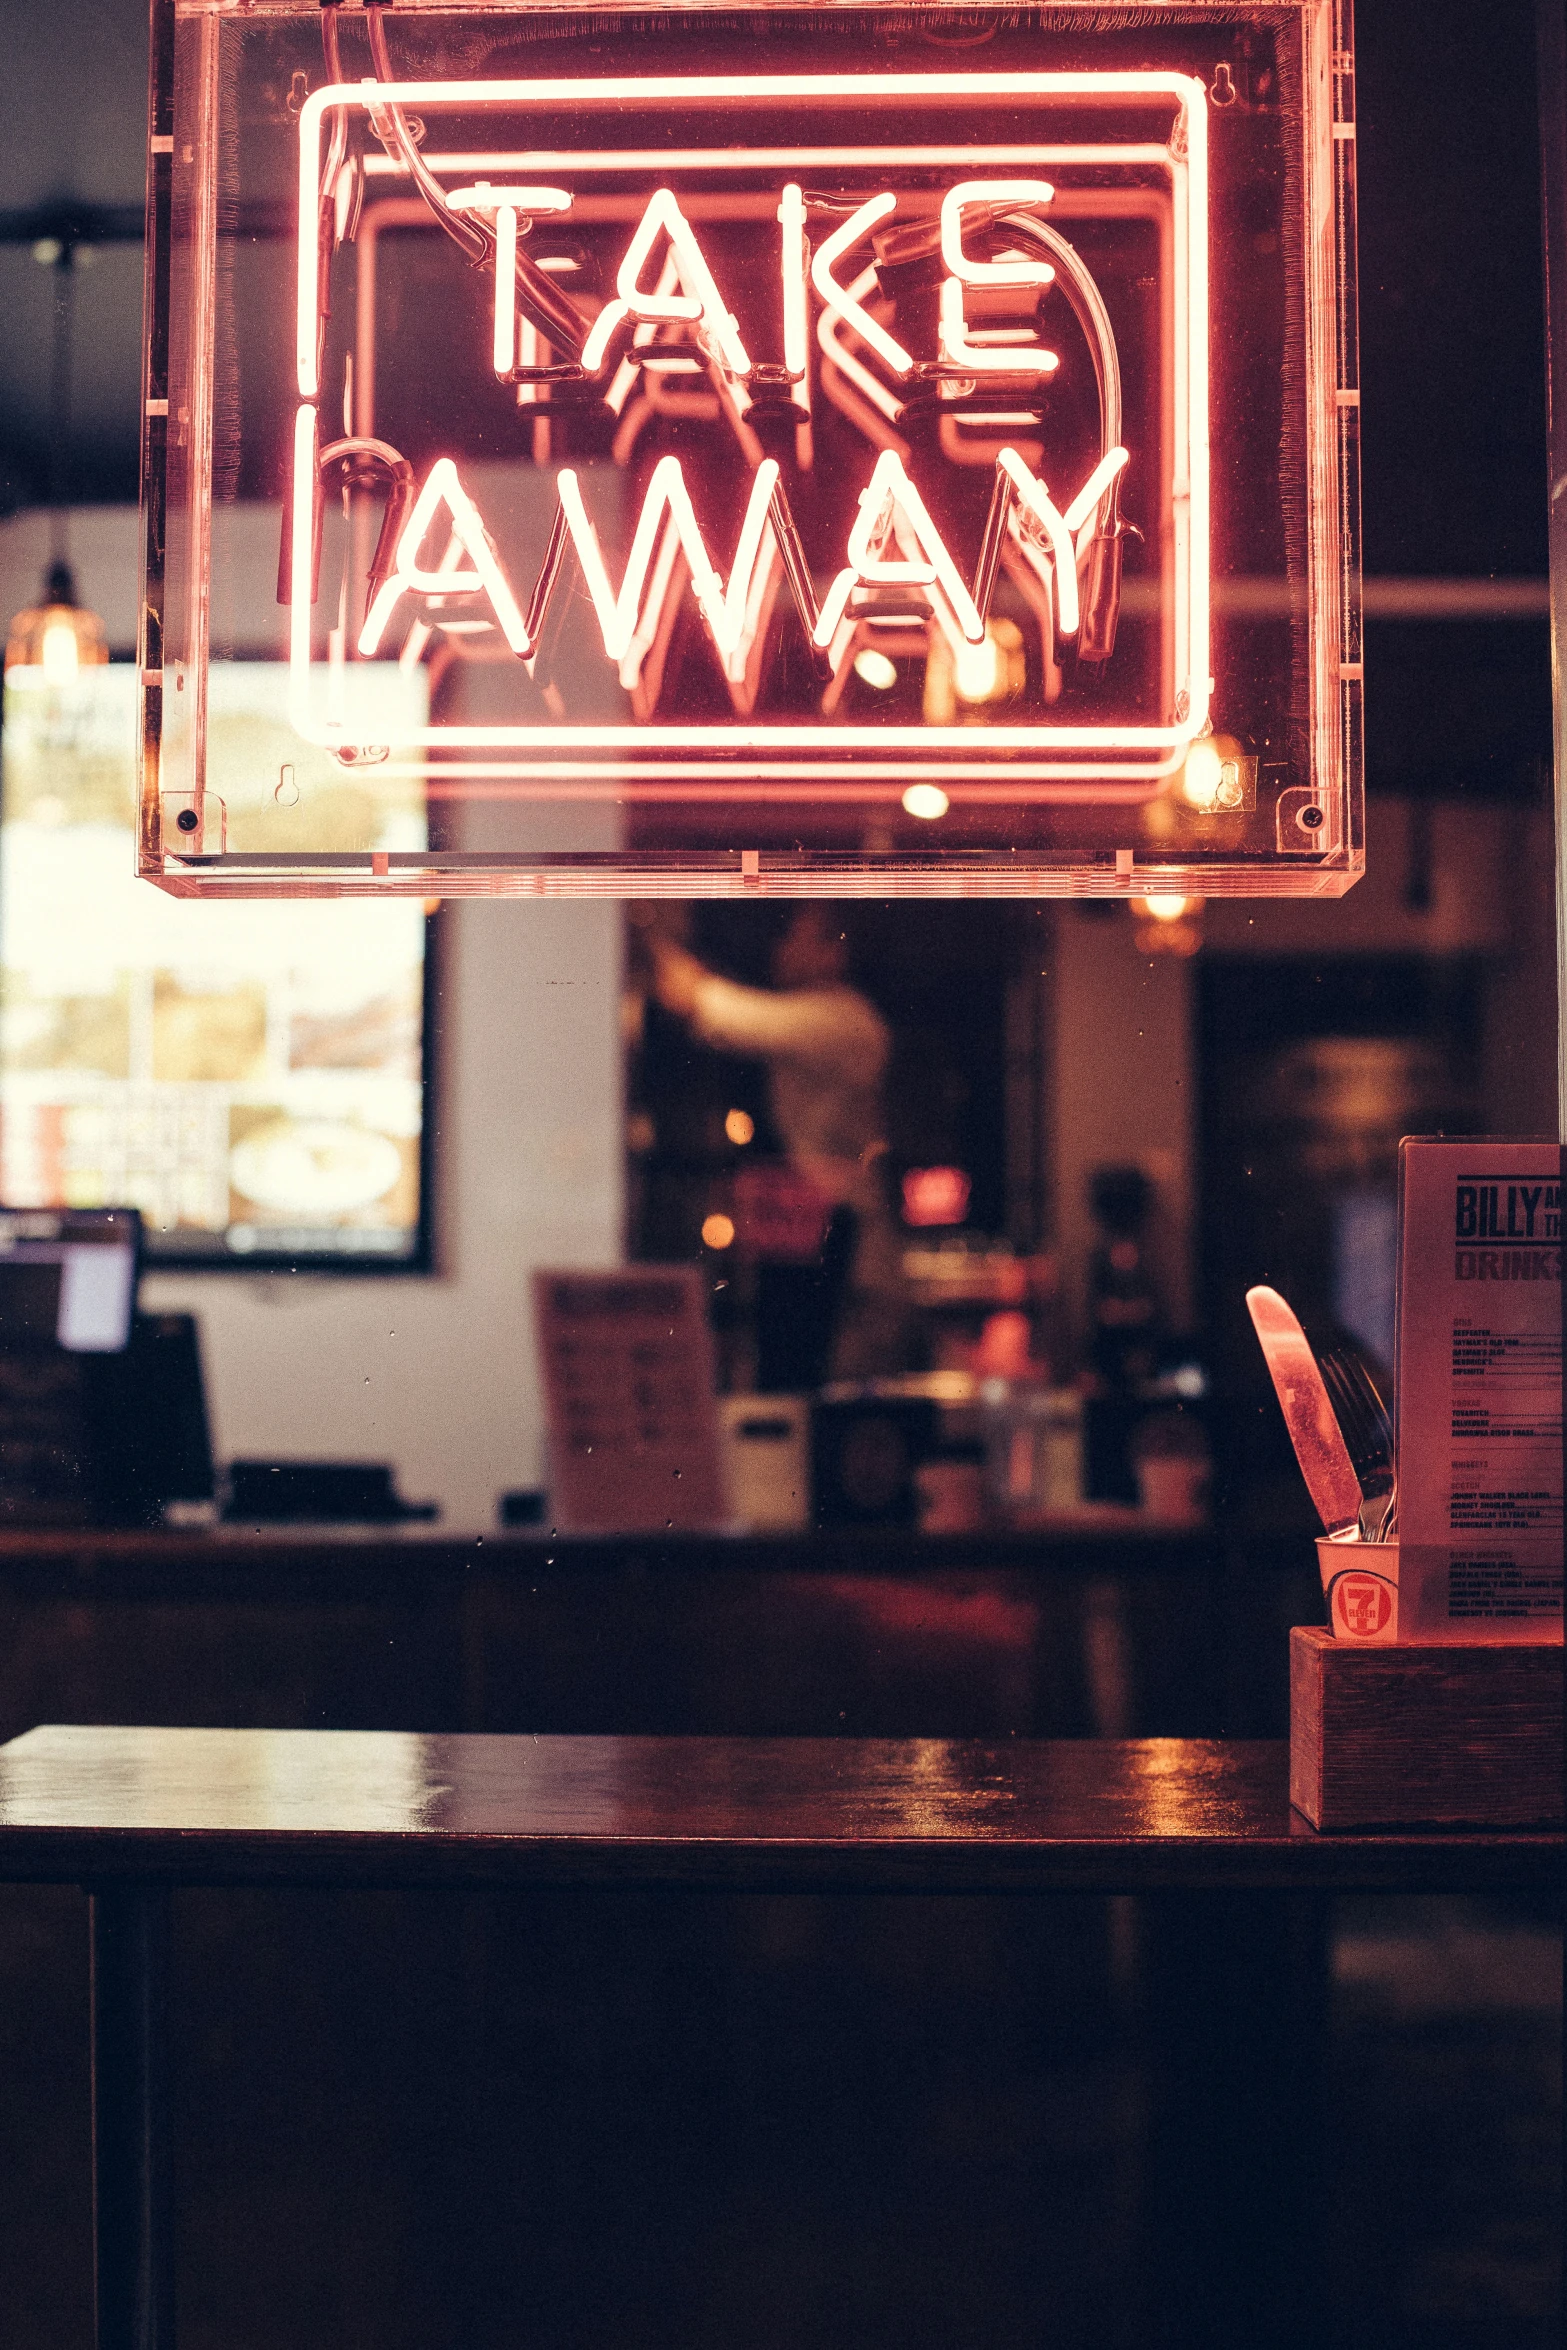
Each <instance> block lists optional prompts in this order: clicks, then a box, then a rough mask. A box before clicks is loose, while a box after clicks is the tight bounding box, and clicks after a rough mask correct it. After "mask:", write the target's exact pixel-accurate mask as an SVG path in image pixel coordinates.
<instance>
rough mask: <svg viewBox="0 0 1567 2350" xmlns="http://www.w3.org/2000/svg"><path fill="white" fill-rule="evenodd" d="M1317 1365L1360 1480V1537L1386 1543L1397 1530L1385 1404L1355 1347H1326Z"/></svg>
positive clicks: (1394, 1464) (1394, 1461)
mask: <svg viewBox="0 0 1567 2350" xmlns="http://www.w3.org/2000/svg"><path fill="white" fill-rule="evenodd" d="M1321 1364H1322V1377H1323V1381H1324V1383H1325V1385H1326V1387H1327V1391H1328V1398H1329V1401H1330V1402H1331V1403H1332V1406H1333V1409H1334V1412H1335V1413H1336V1415H1337V1417H1338V1424H1339V1426H1340V1428H1341V1429H1342V1430H1343V1434H1344V1442H1345V1444H1346V1445H1347V1446H1348V1448H1349V1457H1350V1462H1351V1464H1352V1466H1353V1468H1354V1471H1355V1475H1356V1477H1357V1478H1358V1479H1359V1481H1360V1496H1361V1500H1360V1538H1361V1540H1362V1541H1363V1542H1390V1541H1391V1540H1392V1538H1393V1535H1394V1533H1395V1532H1396V1531H1397V1526H1398V1454H1397V1445H1396V1442H1395V1439H1394V1435H1393V1423H1392V1420H1391V1418H1390V1417H1389V1415H1388V1408H1387V1405H1386V1404H1385V1403H1384V1402H1383V1400H1382V1396H1381V1392H1380V1390H1379V1389H1378V1387H1377V1383H1376V1381H1375V1380H1374V1379H1373V1378H1372V1376H1371V1373H1370V1372H1369V1371H1368V1370H1367V1368H1366V1364H1365V1360H1364V1358H1363V1357H1362V1356H1361V1354H1360V1353H1359V1351H1358V1349H1356V1348H1354V1347H1347V1346H1335V1347H1329V1348H1328V1350H1327V1351H1326V1353H1324V1354H1323V1356H1322V1357H1321Z"/></svg>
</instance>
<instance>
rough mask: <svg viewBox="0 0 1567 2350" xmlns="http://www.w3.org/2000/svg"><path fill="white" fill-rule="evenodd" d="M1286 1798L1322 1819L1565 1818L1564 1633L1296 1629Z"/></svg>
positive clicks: (1507, 1824) (1395, 1823)
mask: <svg viewBox="0 0 1567 2350" xmlns="http://www.w3.org/2000/svg"><path fill="white" fill-rule="evenodd" d="M1290 1802H1291V1803H1292V1804H1293V1805H1294V1807H1295V1809H1296V1810H1297V1811H1298V1812H1301V1813H1303V1814H1304V1815H1305V1817H1306V1818H1307V1819H1308V1820H1310V1822H1311V1824H1312V1826H1313V1827H1314V1828H1328V1829H1333V1828H1391V1827H1453V1828H1458V1827H1483V1828H1526V1827H1545V1826H1555V1825H1559V1824H1560V1822H1561V1819H1562V1810H1563V1805H1562V1644H1561V1642H1560V1641H1554V1642H1549V1643H1547V1642H1540V1643H1538V1644H1532V1643H1531V1644H1529V1645H1524V1644H1522V1643H1516V1644H1515V1643H1507V1644H1500V1643H1493V1644H1490V1645H1481V1644H1479V1643H1478V1642H1477V1643H1475V1644H1473V1645H1469V1646H1458V1645H1455V1644H1452V1643H1447V1642H1444V1643H1442V1644H1441V1645H1436V1644H1434V1643H1433V1644H1431V1645H1429V1646H1427V1645H1425V1644H1417V1643H1414V1642H1409V1643H1401V1644H1398V1645H1395V1646H1389V1647H1365V1646H1361V1645H1359V1644H1352V1643H1350V1642H1347V1641H1342V1640H1335V1639H1334V1637H1333V1635H1332V1634H1331V1632H1328V1631H1325V1630H1322V1629H1321V1628H1319V1627H1317V1626H1315V1625H1309V1626H1308V1625H1297V1626H1296V1628H1295V1629H1294V1631H1292V1632H1291V1634H1290Z"/></svg>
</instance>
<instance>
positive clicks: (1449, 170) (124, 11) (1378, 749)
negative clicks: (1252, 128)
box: [0, 0, 1549, 793]
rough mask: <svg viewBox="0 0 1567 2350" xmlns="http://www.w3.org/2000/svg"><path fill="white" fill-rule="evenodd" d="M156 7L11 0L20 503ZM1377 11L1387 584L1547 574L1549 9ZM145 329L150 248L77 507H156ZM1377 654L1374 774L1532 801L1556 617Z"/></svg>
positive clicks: (117, 182) (5, 203)
mask: <svg viewBox="0 0 1567 2350" xmlns="http://www.w3.org/2000/svg"><path fill="white" fill-rule="evenodd" d="M146 13H147V12H146V0H54V4H53V5H43V4H41V0H0V25H3V28H4V37H5V57H6V66H7V73H6V82H7V100H8V103H7V106H6V124H5V137H4V139H3V141H0V232H3V237H4V240H5V241H0V305H3V309H0V315H3V316H4V318H5V320H6V332H5V334H4V336H3V338H0V513H6V512H14V511H15V510H16V509H17V508H18V507H21V506H25V505H30V504H33V503H36V502H39V501H41V500H42V499H44V498H45V497H46V496H47V494H48V481H49V471H48V464H49V459H48V447H49V443H48V415H49V356H50V305H51V302H52V299H53V296H54V291H55V280H56V276H57V273H56V272H54V271H52V270H50V269H48V268H46V267H43V266H41V265H40V264H39V263H38V262H37V261H36V260H35V259H34V258H33V253H32V246H33V243H34V240H35V237H36V236H37V234H38V233H39V232H40V230H41V229H43V228H45V227H47V225H48V223H47V219H46V217H45V216H47V215H48V214H49V213H50V212H51V210H53V209H56V208H59V209H61V210H65V209H69V208H74V207H81V206H97V207H111V208H126V207H136V206H139V204H140V202H141V194H142V173H143V135H144V108H145V100H144V89H145V80H146V49H147V35H146ZM1357 14H1358V24H1357V36H1356V37H1357V51H1358V60H1359V66H1358V91H1359V115H1360V139H1359V159H1360V196H1361V212H1360V314H1361V333H1362V382H1363V389H1364V406H1363V418H1364V435H1365V439H1364V490H1365V564H1366V569H1367V571H1368V572H1369V573H1373V574H1387V573H1425V574H1435V575H1444V574H1445V575H1454V574H1459V575H1471V576H1472V575H1480V576H1487V575H1513V576H1516V575H1518V574H1527V573H1534V574H1539V573H1543V571H1544V570H1545V562H1546V557H1545V416H1544V357H1543V345H1542V325H1541V269H1540V232H1539V183H1538V164H1537V146H1538V140H1537V132H1536V119H1535V103H1536V100H1535V78H1534V10H1533V8H1532V6H1531V5H1530V4H1529V0H1493V5H1491V6H1490V7H1488V8H1486V9H1485V10H1483V11H1477V10H1476V9H1475V8H1474V6H1473V4H1472V0H1360V7H1359V9H1358V12H1357ZM1477 23H1483V33H1481V32H1479V31H1478V30H1477ZM67 58H68V60H69V70H68V71H67V70H62V66H63V61H64V60H65V59H67ZM140 321H141V254H140V247H139V245H138V244H136V243H124V242H122V243H105V244H100V245H98V246H97V247H95V248H93V249H92V251H91V254H90V257H89V259H88V266H87V267H85V268H84V269H83V270H82V271H81V273H80V275H79V278H78V281H77V330H76V364H75V368H74V406H75V431H74V435H73V441H74V446H73V449H72V452H71V458H70V486H71V494H72V496H73V497H74V498H75V499H77V500H83V501H96V500H128V499H133V498H134V497H135V495H136V404H137V384H138V346H139V339H140ZM1368 656H1369V659H1368V752H1369V762H1370V770H1371V775H1372V780H1373V783H1381V784H1383V785H1389V784H1397V785H1399V786H1401V787H1405V786H1408V785H1412V784H1414V785H1425V786H1427V787H1428V788H1436V787H1442V788H1447V789H1452V788H1455V787H1464V788H1468V789H1473V790H1487V791H1497V790H1501V791H1506V792H1509V793H1516V792H1518V791H1520V790H1527V789H1529V788H1532V786H1533V780H1534V778H1535V777H1536V776H1537V772H1538V769H1539V763H1540V761H1541V760H1542V759H1543V758H1544V757H1545V756H1546V755H1547V754H1548V750H1549V727H1548V678H1547V671H1546V642H1545V630H1544V627H1543V624H1532V625H1528V624H1526V625H1522V626H1520V625H1518V624H1511V625H1508V624H1502V623H1495V622H1487V623H1479V624H1475V623H1470V624H1460V625H1457V626H1455V625H1451V624H1449V625H1446V626H1440V627H1430V626H1428V627H1414V626H1411V625H1408V624H1391V623H1381V624H1374V625H1373V626H1372V628H1371V630H1370V633H1369V642H1368Z"/></svg>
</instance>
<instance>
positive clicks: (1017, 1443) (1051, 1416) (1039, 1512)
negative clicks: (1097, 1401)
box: [980, 1379, 1083, 1523]
mask: <svg viewBox="0 0 1567 2350" xmlns="http://www.w3.org/2000/svg"><path fill="white" fill-rule="evenodd" d="M980 1393H981V1397H982V1399H983V1402H984V1406H985V1422H986V1436H987V1450H988V1455H989V1471H990V1491H991V1498H992V1501H993V1503H994V1504H995V1507H996V1508H997V1510H998V1511H999V1512H1000V1514H1001V1515H1002V1516H1003V1517H1007V1518H1011V1519H1013V1520H1014V1521H1021V1522H1023V1523H1027V1522H1028V1521H1029V1520H1030V1519H1033V1518H1040V1517H1047V1516H1051V1515H1054V1514H1055V1513H1057V1512H1060V1511H1063V1510H1075V1509H1077V1508H1079V1507H1080V1506H1081V1504H1082V1500H1083V1399H1082V1397H1081V1396H1080V1395H1078V1394H1077V1392H1076V1391H1075V1389H1073V1388H1069V1387H1043V1386H1014V1385H1012V1384H1011V1383H1009V1382H1008V1381H1005V1380H1001V1379H995V1380H986V1381H985V1383H984V1385H983V1387H982V1388H981V1390H980Z"/></svg>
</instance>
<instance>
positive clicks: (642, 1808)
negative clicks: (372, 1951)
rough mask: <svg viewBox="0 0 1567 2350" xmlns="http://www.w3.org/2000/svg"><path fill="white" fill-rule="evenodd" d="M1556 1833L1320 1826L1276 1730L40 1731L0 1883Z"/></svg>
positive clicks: (754, 1881)
mask: <svg viewBox="0 0 1567 2350" xmlns="http://www.w3.org/2000/svg"><path fill="white" fill-rule="evenodd" d="M1562 1849H1563V1841H1562V1838H1561V1837H1560V1836H1559V1835H1551V1834H1544V1833H1540V1834H1527V1833H1526V1834H1519V1835H1494V1834H1482V1833H1473V1832H1472V1833H1464V1832H1462V1831H1459V1832H1448V1833H1439V1832H1430V1833H1420V1832H1414V1833H1391V1834H1388V1833H1383V1834H1377V1835H1361V1836H1325V1835H1319V1834H1318V1833H1317V1832H1316V1831H1314V1830H1313V1829H1312V1828H1311V1827H1310V1826H1308V1824H1307V1823H1306V1822H1305V1821H1304V1820H1303V1819H1302V1818H1301V1817H1300V1815H1299V1814H1298V1813H1296V1812H1292V1811H1291V1810H1290V1808H1289V1803H1288V1796H1287V1750H1286V1748H1285V1747H1284V1745H1283V1744H1282V1743H1278V1744H1274V1743H1272V1742H1262V1741H1255V1742H1248V1741H1236V1742H1218V1741H1210V1740H1197V1739H1134V1740H1108V1739H1106V1740H1083V1741H1044V1740H1040V1741H1032V1740H1017V1741H1007V1742H1004V1743H999V1744H995V1745H984V1744H980V1743H970V1742H964V1741H949V1740H935V1739H909V1740H882V1739H850V1738H844V1739H831V1738H592V1737H537V1738H534V1737H420V1736H416V1735H412V1734H405V1733H400V1732H388V1731H299V1730H201V1729H167V1730H160V1729H113V1728H89V1727H71V1726H64V1727H51V1728H42V1729H37V1730H32V1731H29V1732H27V1733H26V1734H25V1735H24V1736H23V1737H20V1738H17V1739H14V1740H12V1741H11V1743H10V1744H9V1745H7V1746H5V1747H3V1748H0V1878H9V1879H51V1880H56V1881H61V1880H63V1881H67V1882H74V1883H89V1884H93V1883H96V1884H108V1883H112V1882H114V1881H116V1880H120V1881H124V1880H141V1881H156V1882H168V1883H189V1884H209V1885H210V1884H269V1883H273V1884H290V1883H292V1884H329V1885H380V1886H398V1885H411V1886H412V1885H448V1886H480V1885H504V1884H514V1885H526V1884H535V1885H556V1886H564V1885H588V1884H623V1885H630V1884H640V1885H691V1886H708V1887H734V1888H750V1889H755V1890H774V1891H787V1890H800V1891H804V1890H811V1889H817V1890H839V1891H864V1892H878V1891H880V1892H898V1891H929V1892H939V1891H967V1892H991V1891H993V1892H1009V1891H1039V1892H1043V1891H1049V1890H1052V1889H1060V1890H1078V1891H1105V1892H1109V1891H1137V1890H1142V1889H1148V1890H1153V1889H1157V1888H1161V1887H1162V1888H1175V1889H1182V1888H1184V1889H1191V1890H1199V1889H1203V1888H1225V1887H1231V1888H1254V1889H1258V1890H1262V1889H1267V1888H1279V1889H1283V1888H1296V1889H1300V1890H1303V1891H1308V1890H1329V1889H1332V1888H1341V1887H1343V1888H1347V1887H1363V1888H1372V1887H1410V1888H1428V1889H1449V1890H1456V1889H1464V1888H1481V1887H1485V1886H1493V1885H1502V1884H1531V1883H1538V1882H1544V1881H1546V1880H1548V1879H1549V1878H1551V1877H1552V1876H1553V1875H1554V1873H1556V1872H1557V1871H1559V1868H1560V1863H1561V1857H1562Z"/></svg>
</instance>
